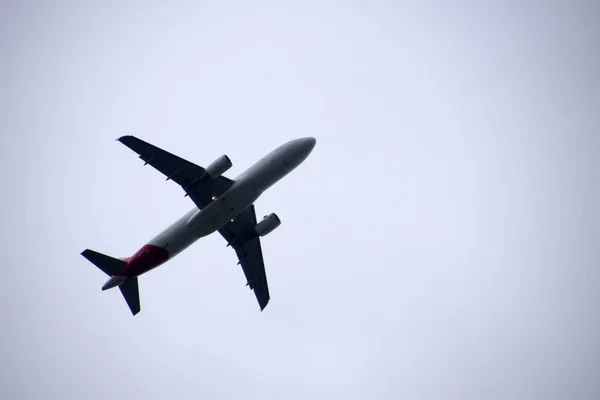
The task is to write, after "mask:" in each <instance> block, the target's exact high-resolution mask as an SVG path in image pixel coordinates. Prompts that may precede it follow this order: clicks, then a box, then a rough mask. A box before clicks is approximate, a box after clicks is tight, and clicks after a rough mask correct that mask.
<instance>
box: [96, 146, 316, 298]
mask: <svg viewBox="0 0 600 400" xmlns="http://www.w3.org/2000/svg"><path fill="white" fill-rule="evenodd" d="M314 146H315V139H314V138H301V139H295V140H292V141H290V142H287V143H285V144H283V145H282V146H280V147H278V148H277V149H275V150H273V151H272V152H270V153H269V154H268V155H266V156H265V157H264V158H262V159H261V160H260V161H258V162H257V163H255V164H254V165H252V166H251V167H250V168H248V169H247V170H246V171H244V172H243V173H242V174H240V175H239V176H238V177H237V178H236V179H235V181H234V183H233V184H232V185H231V187H230V188H229V189H228V190H227V191H226V192H225V193H223V194H222V195H220V196H218V197H214V198H213V201H212V202H211V203H209V204H208V205H207V206H206V207H204V208H202V209H201V210H200V209H198V208H197V207H194V208H193V209H192V210H190V211H189V212H187V213H186V214H185V215H183V216H182V217H181V218H179V219H178V220H177V221H176V222H175V223H173V224H172V225H171V226H169V227H168V228H167V229H165V230H164V231H163V232H161V233H159V234H158V235H157V236H155V237H154V238H152V239H151V240H150V241H149V242H148V243H147V244H146V245H144V246H143V247H142V248H141V249H140V250H138V251H137V252H136V253H135V254H134V255H133V256H132V257H130V258H126V259H123V260H124V261H126V262H127V264H126V265H125V267H124V268H123V269H122V270H121V271H120V272H119V273H118V274H116V275H115V276H112V277H111V278H110V279H109V280H108V282H106V284H105V285H104V287H103V289H108V288H110V287H114V286H117V285H119V284H120V283H121V282H123V277H126V278H129V277H135V276H139V275H141V274H143V273H145V272H148V271H150V270H151V269H153V268H156V267H158V266H159V265H161V264H163V263H164V262H166V261H167V260H169V259H171V258H173V257H175V256H176V255H177V254H179V253H180V252H182V251H183V250H185V249H186V248H187V247H188V246H190V245H191V244H192V243H194V242H195V241H196V240H198V239H200V238H201V237H204V236H207V235H210V234H211V233H213V232H215V231H217V230H218V229H220V228H221V227H223V226H224V225H226V224H228V223H230V222H235V218H236V217H237V216H238V215H239V214H241V213H242V212H243V211H244V210H246V209H247V208H248V207H249V206H251V205H252V204H253V203H254V202H255V201H256V200H257V199H258V198H259V197H260V195H261V194H262V193H263V192H264V191H265V190H267V189H268V188H270V187H271V186H272V185H273V184H275V183H276V182H277V181H279V180H280V179H281V178H283V177H284V176H286V175H287V174H289V173H290V172H291V171H292V170H293V169H295V168H296V167H297V166H298V165H300V164H301V163H302V162H303V161H304V160H305V159H306V157H308V155H309V154H310V152H311V151H312V149H313V147H314Z"/></svg>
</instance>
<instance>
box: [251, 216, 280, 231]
mask: <svg viewBox="0 0 600 400" xmlns="http://www.w3.org/2000/svg"><path fill="white" fill-rule="evenodd" d="M279 225H281V220H280V219H279V217H278V216H277V214H275V213H271V214H269V215H265V217H264V218H263V220H262V221H260V222H259V223H258V224H256V227H255V228H254V230H255V231H256V233H257V234H258V236H267V235H268V234H269V233H271V232H273V231H274V230H275V228H277V227H278V226H279Z"/></svg>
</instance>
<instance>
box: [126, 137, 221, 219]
mask: <svg viewBox="0 0 600 400" xmlns="http://www.w3.org/2000/svg"><path fill="white" fill-rule="evenodd" d="M118 140H119V142H121V143H123V144H124V145H125V146H127V147H129V148H130V149H131V150H133V151H135V152H136V153H137V154H139V156H140V158H141V159H142V160H144V161H145V164H144V165H146V164H150V165H152V166H153V167H154V168H156V169H157V170H159V171H160V172H162V173H163V174H164V175H165V176H166V177H167V180H172V181H174V182H176V183H178V184H179V185H180V186H181V187H182V188H183V190H184V191H185V192H186V195H188V196H190V198H191V199H192V201H193V202H194V203H195V204H196V206H198V208H200V209H202V208H203V207H205V206H206V205H207V204H209V203H210V202H211V201H212V196H220V195H222V194H223V193H225V192H226V191H227V189H229V187H230V186H231V185H232V184H233V181H232V180H231V179H228V178H225V177H223V176H220V177H218V178H215V179H212V178H210V177H209V176H208V175H207V174H205V169H204V168H202V167H200V166H198V165H196V164H194V163H191V162H189V161H187V160H184V159H183V158H180V157H177V156H176V155H174V154H171V153H169V152H167V151H164V150H162V149H159V148H158V147H156V146H153V145H151V144H150V143H147V142H144V141H143V140H141V139H138V138H136V137H135V136H123V137H120V138H119V139H118Z"/></svg>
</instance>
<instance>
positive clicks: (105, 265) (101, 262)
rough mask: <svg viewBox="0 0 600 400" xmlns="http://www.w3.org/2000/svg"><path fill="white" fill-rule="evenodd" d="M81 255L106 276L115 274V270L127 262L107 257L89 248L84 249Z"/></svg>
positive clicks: (121, 267) (117, 270) (118, 269)
mask: <svg viewBox="0 0 600 400" xmlns="http://www.w3.org/2000/svg"><path fill="white" fill-rule="evenodd" d="M81 255H82V256H84V257H85V258H87V259H88V260H89V261H90V262H91V263H92V264H94V265H95V266H96V267H98V268H100V269H101V270H102V272H104V273H105V274H106V275H108V276H113V275H115V274H116V273H117V272H119V271H120V270H122V269H123V267H124V266H125V264H127V263H126V262H125V261H123V260H119V259H117V258H113V257H109V256H106V255H104V254H100V253H98V252H95V251H93V250H90V249H86V250H84V251H83V252H82V253H81Z"/></svg>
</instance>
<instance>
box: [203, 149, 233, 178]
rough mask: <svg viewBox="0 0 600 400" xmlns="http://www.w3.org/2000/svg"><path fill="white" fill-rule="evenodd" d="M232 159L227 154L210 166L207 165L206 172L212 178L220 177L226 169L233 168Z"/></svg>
mask: <svg viewBox="0 0 600 400" xmlns="http://www.w3.org/2000/svg"><path fill="white" fill-rule="evenodd" d="M232 165H233V164H231V160H230V159H229V157H227V156H226V155H225V154H223V155H222V156H221V157H219V158H217V159H216V160H215V161H213V162H212V163H211V164H210V165H209V166H208V167H206V173H207V174H208V176H210V177H211V178H212V179H215V178H218V177H219V176H221V175H223V174H224V173H225V171H227V170H228V169H229V168H231V166H232Z"/></svg>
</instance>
